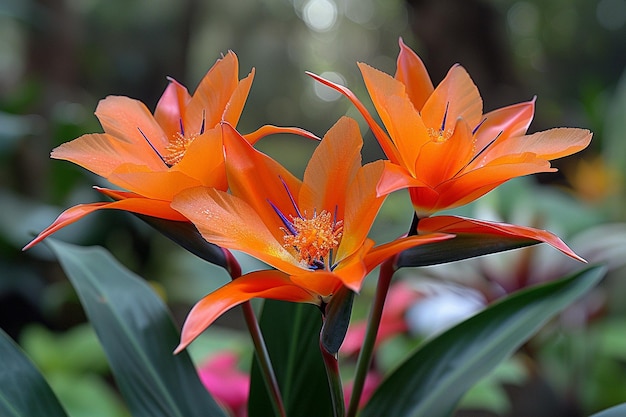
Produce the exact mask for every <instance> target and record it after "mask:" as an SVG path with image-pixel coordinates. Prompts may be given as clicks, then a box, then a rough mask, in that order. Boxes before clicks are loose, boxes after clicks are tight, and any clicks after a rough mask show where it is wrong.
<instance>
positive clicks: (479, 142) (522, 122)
mask: <svg viewBox="0 0 626 417" xmlns="http://www.w3.org/2000/svg"><path fill="white" fill-rule="evenodd" d="M534 113H535V99H534V98H533V99H532V100H530V101H527V102H525V103H519V104H514V105H512V106H507V107H503V108H500V109H497V110H494V111H491V112H489V113H487V114H486V115H485V116H484V117H483V120H484V122H483V123H481V125H480V127H479V128H478V129H477V130H476V133H475V138H476V153H478V152H480V151H481V150H482V149H483V148H484V147H485V146H487V145H488V144H489V143H491V142H492V141H493V140H494V139H496V138H498V140H503V139H505V138H508V137H511V136H522V135H524V134H526V131H527V130H528V127H529V126H530V122H531V121H532V120H533V115H534ZM472 128H473V129H475V128H476V127H475V126H474V127H472Z"/></svg>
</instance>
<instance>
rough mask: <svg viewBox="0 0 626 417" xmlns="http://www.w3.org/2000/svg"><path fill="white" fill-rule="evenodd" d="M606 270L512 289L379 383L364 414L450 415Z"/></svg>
mask: <svg viewBox="0 0 626 417" xmlns="http://www.w3.org/2000/svg"><path fill="white" fill-rule="evenodd" d="M603 275H604V268H601V267H591V268H588V269H585V270H583V271H582V272H579V273H577V274H575V275H573V276H571V277H568V278H564V279H562V280H559V281H555V282H550V283H548V284H544V285H540V286H536V287H532V288H528V289H526V290H524V291H520V292H518V293H516V294H514V295H511V296H509V297H507V298H505V299H503V300H501V301H499V302H497V303H495V304H493V305H492V306H490V307H489V308H487V309H486V310H484V311H482V312H480V313H478V314H477V315H475V316H473V317H471V318H469V319H468V320H466V321H464V322H462V323H460V324H458V325H457V326H455V327H453V328H451V329H449V330H447V331H446V332H444V333H442V334H440V335H439V336H437V337H435V338H433V339H431V340H430V341H427V342H425V343H424V344H423V345H422V346H421V347H419V348H418V350H417V351H415V352H414V353H413V354H412V355H411V356H410V357H409V358H408V359H407V360H406V361H405V362H404V363H403V364H401V365H400V366H399V367H398V368H397V369H396V370H395V371H394V372H393V373H392V374H391V375H390V376H389V377H388V378H387V379H386V380H385V381H384V382H383V384H382V385H381V386H380V387H379V389H378V390H377V391H376V392H375V394H374V395H373V397H372V398H371V399H370V401H369V403H368V404H367V406H366V407H365V409H364V410H363V413H362V414H361V417H373V416H382V415H389V416H394V417H409V416H410V417H421V416H428V417H444V416H449V415H451V414H452V412H453V411H454V408H455V407H456V404H457V403H458V401H459V400H460V399H461V397H462V396H463V394H465V392H466V391H467V390H468V389H469V388H471V387H472V386H473V385H474V384H475V383H476V382H477V381H478V380H480V379H481V378H482V377H484V376H485V375H487V374H488V373H489V372H490V371H491V370H493V369H494V368H495V367H496V366H497V365H498V364H499V363H501V362H502V361H503V360H505V359H506V358H508V357H509V356H510V355H511V354H512V353H513V352H514V351H515V350H516V349H517V348H519V346H520V345H522V344H523V343H524V342H525V341H526V340H528V339H529V338H530V337H531V336H532V335H533V334H534V333H535V332H536V331H537V330H538V329H539V328H540V327H541V326H543V325H544V324H545V322H546V321H547V320H549V319H550V318H552V317H554V316H555V315H556V314H558V313H559V312H560V311H562V310H563V309H564V308H565V307H567V306H568V305H570V304H571V303H572V302H573V301H575V300H576V299H578V298H579V297H581V296H582V295H583V294H585V293H586V292H587V291H589V290H590V289H591V288H592V287H593V286H594V285H595V284H596V283H597V282H598V281H599V280H600V279H601V278H602V276H603Z"/></svg>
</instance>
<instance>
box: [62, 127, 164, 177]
mask: <svg viewBox="0 0 626 417" xmlns="http://www.w3.org/2000/svg"><path fill="white" fill-rule="evenodd" d="M144 142H145V140H144ZM50 156H51V157H52V158H55V159H63V160H66V161H70V162H73V163H75V164H77V165H80V166H82V167H83V168H85V169H88V170H89V171H91V172H93V173H95V174H97V175H100V176H101V177H104V178H108V177H109V175H111V173H112V172H113V171H114V170H115V169H116V168H117V167H119V166H120V165H122V164H125V163H129V164H135V165H139V166H147V167H149V168H150V169H151V170H153V171H164V170H167V166H166V165H165V163H164V162H163V161H162V160H161V158H160V157H159V156H158V154H157V153H156V152H154V150H152V149H150V148H149V146H148V145H147V144H146V146H145V147H144V146H143V145H142V146H137V145H136V144H132V143H128V142H123V141H121V140H119V139H118V138H116V137H114V136H111V135H108V134H106V133H94V134H87V135H83V136H81V137H79V138H77V139H74V140H72V141H70V142H66V143H63V144H61V145H60V146H58V147H56V148H55V149H54V150H53V151H52V153H51V154H50Z"/></svg>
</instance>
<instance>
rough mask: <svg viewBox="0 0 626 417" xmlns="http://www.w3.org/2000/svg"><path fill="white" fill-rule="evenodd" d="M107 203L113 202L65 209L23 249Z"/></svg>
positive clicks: (80, 205) (30, 246)
mask: <svg viewBox="0 0 626 417" xmlns="http://www.w3.org/2000/svg"><path fill="white" fill-rule="evenodd" d="M107 204H111V203H91V204H79V205H77V206H74V207H71V208H69V209H67V210H65V211H64V212H63V213H61V214H60V215H59V217H57V218H56V220H55V221H54V222H53V223H52V224H51V225H50V226H48V227H47V228H45V229H44V230H43V231H42V232H41V233H39V235H37V237H36V238H35V239H33V240H32V241H31V242H30V243H29V244H28V245H26V246H24V248H22V250H27V249H30V248H32V247H33V246H35V245H36V244H38V243H39V242H41V241H42V240H44V239H45V238H47V237H48V236H50V235H51V234H53V233H56V232H57V231H59V230H61V229H62V228H64V227H65V226H68V225H70V224H72V223H74V222H75V221H78V220H80V219H81V218H83V217H85V216H86V215H88V214H89V213H92V212H94V211H96V210H99V209H101V208H103V206H106V205H107Z"/></svg>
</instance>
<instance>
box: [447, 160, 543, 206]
mask: <svg viewBox="0 0 626 417" xmlns="http://www.w3.org/2000/svg"><path fill="white" fill-rule="evenodd" d="M553 171H555V169H554V168H551V167H550V163H549V162H548V161H546V160H544V159H537V158H536V157H535V156H534V155H533V154H522V155H510V156H507V157H502V158H499V159H497V160H495V161H492V163H491V164H489V165H487V166H484V167H481V168H477V169H473V170H471V171H468V172H466V173H463V174H462V175H459V176H457V177H455V178H453V179H451V180H450V181H447V182H445V183H442V184H440V185H439V186H438V187H437V188H436V191H437V192H438V193H439V195H440V199H438V202H437V204H436V207H437V208H438V209H439V210H440V209H444V208H453V207H458V206H461V205H464V204H467V203H469V202H471V201H474V200H475V199H477V198H478V197H480V196H482V195H484V194H486V193H487V192H489V191H491V190H492V189H494V188H495V187H497V186H498V185H500V184H502V183H503V182H505V181H508V180H510V179H512V178H516V177H521V176H524V175H530V174H536V173H539V172H553Z"/></svg>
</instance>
